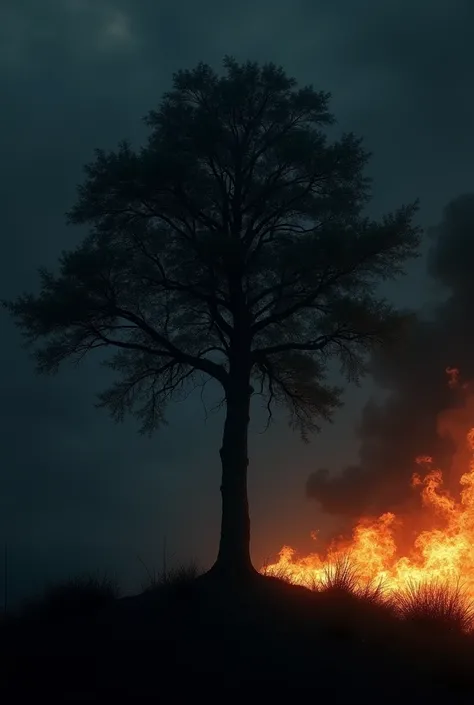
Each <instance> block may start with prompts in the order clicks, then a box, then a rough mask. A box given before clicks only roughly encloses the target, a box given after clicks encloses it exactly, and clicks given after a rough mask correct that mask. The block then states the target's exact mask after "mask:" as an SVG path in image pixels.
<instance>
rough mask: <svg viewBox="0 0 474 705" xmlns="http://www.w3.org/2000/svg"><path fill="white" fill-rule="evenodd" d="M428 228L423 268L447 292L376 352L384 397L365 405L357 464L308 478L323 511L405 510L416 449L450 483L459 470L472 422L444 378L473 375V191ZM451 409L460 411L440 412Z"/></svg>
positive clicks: (375, 370) (466, 404)
mask: <svg viewBox="0 0 474 705" xmlns="http://www.w3.org/2000/svg"><path fill="white" fill-rule="evenodd" d="M428 234H429V236H430V238H431V247H430V251H429V256H428V271H429V274H430V276H431V277H432V278H433V279H434V281H435V282H436V283H437V284H438V285H439V287H440V289H441V290H445V291H446V297H445V298H444V300H443V302H442V303H439V304H438V305H437V306H436V307H435V309H434V311H432V312H431V315H430V316H424V317H423V316H422V315H419V316H418V317H417V318H416V319H415V321H414V322H413V324H412V326H411V328H410V330H409V332H408V335H407V338H406V339H404V340H403V341H401V342H400V343H398V344H397V346H395V347H394V348H393V349H390V351H388V350H385V351H379V352H378V353H377V354H376V355H374V358H373V361H372V374H373V378H374V381H375V382H376V384H377V385H378V386H379V387H380V388H381V389H383V390H384V391H385V392H386V395H387V396H386V398H385V400H384V401H383V402H377V401H376V400H374V399H371V400H370V401H369V402H368V403H367V405H366V406H365V408H364V410H363V413H362V417H361V420H360V423H359V426H358V428H357V435H358V437H359V439H360V451H359V462H358V464H357V465H353V466H350V467H347V468H345V469H344V470H343V471H342V472H341V473H340V474H338V475H334V474H332V473H330V472H329V471H328V470H325V469H319V470H317V471H316V472H314V473H312V474H311V475H310V477H309V478H308V481H307V485H306V493H307V496H308V497H310V498H313V499H315V500H317V501H318V502H319V503H320V505H321V508H322V510H323V511H325V512H327V513H331V514H339V515H345V516H346V517H347V518H349V517H355V516H359V515H360V514H363V513H370V514H372V513H379V512H384V511H390V510H393V511H398V512H401V511H407V510H409V509H410V508H411V507H412V506H414V504H416V503H417V502H418V501H419V499H418V497H417V495H416V493H414V492H413V490H412V488H411V485H410V479H411V476H412V474H413V472H414V471H415V470H416V469H417V468H416V465H415V458H416V457H417V456H419V455H427V454H429V455H431V456H432V457H433V458H434V460H435V461H436V464H437V465H438V467H440V468H441V469H443V471H444V472H446V473H447V479H448V483H447V484H448V488H450V489H452V488H451V487H450V484H449V483H450V480H451V483H452V484H453V485H454V483H455V480H456V479H458V477H459V475H457V477H454V475H456V473H455V470H454V469H453V468H454V465H455V464H456V463H455V462H454V461H455V460H456V458H458V460H459V454H458V456H456V442H457V441H459V436H462V434H464V435H465V433H466V432H467V430H468V425H469V423H471V424H473V421H474V416H472V415H470V414H469V413H466V410H469V408H473V405H472V398H471V401H469V400H466V389H463V388H462V385H458V386H457V387H456V388H453V387H455V385H449V384H448V381H449V380H448V375H447V374H446V368H447V367H449V366H452V367H456V368H458V369H459V370H460V372H461V378H462V379H463V380H470V379H474V194H467V195H463V196H460V197H459V198H456V199H454V200H453V201H451V202H450V203H449V204H448V205H447V206H446V208H445V209H444V212H443V217H442V220H441V222H440V224H439V225H437V226H436V227H434V228H431V229H430V230H429V232H428ZM453 408H454V409H455V410H456V409H458V413H456V412H453V413H451V414H448V415H446V413H445V414H444V415H443V413H442V412H444V411H445V410H446V409H453ZM473 411H474V408H473ZM453 419H454V420H455V423H454V422H453ZM456 436H458V438H457V437H456ZM466 469H467V467H466Z"/></svg>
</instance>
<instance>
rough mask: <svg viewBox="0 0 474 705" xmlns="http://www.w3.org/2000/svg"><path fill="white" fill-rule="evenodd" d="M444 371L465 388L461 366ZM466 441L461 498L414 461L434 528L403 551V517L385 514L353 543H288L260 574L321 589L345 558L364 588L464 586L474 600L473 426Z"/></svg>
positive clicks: (416, 484)
mask: <svg viewBox="0 0 474 705" xmlns="http://www.w3.org/2000/svg"><path fill="white" fill-rule="evenodd" d="M446 372H447V374H448V377H449V386H450V387H451V388H454V387H456V388H458V389H462V390H467V385H460V384H459V381H458V380H459V372H458V371H457V370H454V369H452V368H448V369H447V370H446ZM465 443H466V445H467V448H468V450H469V453H470V461H468V464H467V465H468V466H467V467H465V468H463V470H462V471H461V472H460V473H459V475H460V479H459V497H458V498H455V497H453V496H452V494H450V493H449V492H448V491H447V490H446V489H445V488H444V486H443V475H442V472H441V470H439V469H438V468H437V467H436V465H435V463H434V462H433V459H432V458H431V457H429V456H423V457H419V458H417V459H416V463H417V464H418V468H419V469H418V471H417V472H416V473H414V474H413V477H412V488H413V491H414V492H419V493H421V501H422V512H423V514H424V515H426V519H427V522H426V523H427V524H428V525H430V526H431V527H432V528H430V529H424V530H421V531H418V532H417V534H416V535H415V536H414V537H413V539H412V541H411V544H410V546H409V547H408V548H405V550H403V551H402V550H400V548H399V546H398V545H397V538H396V537H397V529H400V527H401V526H402V524H403V519H402V518H401V517H397V516H396V515H395V514H393V513H391V512H387V513H385V514H382V515H380V516H378V517H376V518H368V517H365V518H361V519H360V520H359V521H358V522H357V524H356V525H355V527H354V529H353V532H352V538H351V540H350V541H347V540H346V541H343V540H334V541H333V542H332V543H331V544H330V546H329V548H328V549H327V550H326V551H324V552H322V553H311V554H309V555H308V556H305V557H298V556H297V554H296V552H295V550H294V549H293V548H291V547H289V546H284V547H283V548H282V549H281V551H280V554H279V559H278V561H277V562H276V563H273V564H271V565H267V566H265V568H264V569H262V572H265V573H266V574H267V575H277V576H278V575H279V576H285V577H287V578H288V579H290V580H291V582H294V583H297V584H300V585H305V586H307V587H312V588H316V589H317V588H318V586H321V585H323V584H324V581H325V577H326V576H327V574H328V571H329V572H331V569H332V567H333V566H335V565H336V564H337V563H338V561H339V562H340V561H341V560H346V559H347V560H349V561H350V564H351V566H352V567H353V568H354V570H355V571H356V574H357V580H358V583H359V587H361V588H363V587H365V586H366V585H367V584H368V583H372V584H379V583H380V584H382V585H383V586H384V588H385V590H386V591H387V592H388V593H389V594H390V593H392V594H393V592H395V591H396V592H399V591H403V590H404V589H406V588H407V586H408V585H414V584H426V583H442V584H444V585H452V586H453V587H456V586H459V585H460V584H461V585H462V587H463V592H464V593H465V594H466V596H469V597H470V598H471V599H474V427H473V428H471V429H470V430H469V431H468V432H467V434H466V435H465ZM316 535H317V534H316V533H315V534H314V535H313V538H314V537H315V536H316Z"/></svg>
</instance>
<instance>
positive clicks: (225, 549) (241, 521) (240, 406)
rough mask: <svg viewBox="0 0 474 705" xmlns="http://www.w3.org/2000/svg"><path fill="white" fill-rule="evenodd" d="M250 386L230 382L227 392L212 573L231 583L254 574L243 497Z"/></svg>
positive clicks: (244, 499) (242, 382) (246, 503)
mask: <svg viewBox="0 0 474 705" xmlns="http://www.w3.org/2000/svg"><path fill="white" fill-rule="evenodd" d="M251 392H252V390H251V387H250V384H249V381H248V380H245V381H244V380H241V381H240V382H239V381H234V382H233V383H232V384H231V386H230V387H229V389H228V391H227V415H226V419H225V424H224V434H223V439H222V447H221V450H220V456H221V462H222V484H221V495H222V521H221V537H220V544H219V553H218V556H217V561H216V563H215V565H214V566H213V568H212V572H213V573H217V574H219V575H220V576H221V577H223V578H226V579H227V578H229V579H231V580H240V579H245V578H246V577H249V576H251V575H254V574H255V570H254V568H253V566H252V561H251V559H250V516H249V505H248V497H247V466H248V426H249V420H250V419H249V414H250V395H251Z"/></svg>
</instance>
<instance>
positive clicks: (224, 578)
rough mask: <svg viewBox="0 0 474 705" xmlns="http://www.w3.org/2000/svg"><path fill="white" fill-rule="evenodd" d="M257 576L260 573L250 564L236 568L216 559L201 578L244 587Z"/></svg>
mask: <svg viewBox="0 0 474 705" xmlns="http://www.w3.org/2000/svg"><path fill="white" fill-rule="evenodd" d="M259 576H260V573H259V572H258V571H257V570H255V568H254V567H253V565H252V564H251V563H250V562H249V563H248V564H245V565H239V566H236V565H235V564H231V565H229V564H228V563H224V562H223V561H221V560H219V558H218V559H217V560H216V562H215V563H214V565H213V566H212V567H211V568H210V569H209V570H208V571H207V573H205V574H204V575H203V576H202V577H203V578H204V577H206V578H207V579H209V580H216V581H219V582H222V583H231V584H234V585H235V584H240V585H244V584H248V583H252V582H254V581H255V579H257V578H258V577H259Z"/></svg>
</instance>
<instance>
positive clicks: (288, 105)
mask: <svg viewBox="0 0 474 705" xmlns="http://www.w3.org/2000/svg"><path fill="white" fill-rule="evenodd" d="M224 68H225V71H224V72H223V75H221V76H218V75H217V74H216V73H214V72H213V70H212V69H211V68H210V67H209V66H208V65H206V64H204V63H200V64H199V65H198V66H197V67H196V68H195V69H194V70H190V71H189V70H187V71H180V72H178V73H177V74H175V75H174V84H173V89H172V90H171V91H170V92H168V93H165V94H164V96H163V100H162V103H161V106H160V107H159V109H158V110H157V111H151V112H150V113H149V114H148V115H147V117H145V123H146V124H147V126H148V127H149V128H150V135H149V139H148V142H147V144H146V146H145V147H142V148H141V149H140V150H139V151H134V150H133V149H132V147H131V145H130V143H129V142H127V141H123V142H121V143H119V146H118V148H117V150H116V151H110V152H105V151H104V150H101V149H96V151H95V160H94V161H93V162H92V163H90V164H88V165H86V166H85V171H86V179H85V181H84V183H83V184H82V185H81V186H79V188H78V199H77V203H76V205H75V206H74V207H73V208H72V210H70V211H69V213H68V214H67V216H68V221H69V222H70V223H73V224H86V225H88V226H89V231H88V235H87V236H86V237H85V239H84V241H83V242H82V244H81V245H80V246H79V247H77V249H75V250H73V251H69V252H63V254H62V255H61V258H60V267H59V273H57V274H54V273H51V272H50V271H46V270H44V269H40V270H39V272H40V277H41V291H40V293H39V294H38V295H32V294H25V295H22V296H20V297H18V298H17V299H16V300H14V301H5V302H3V305H4V306H5V307H6V308H7V309H8V311H9V312H10V313H11V314H12V315H13V317H14V319H15V321H16V323H17V324H18V325H19V326H20V328H21V330H22V331H23V333H24V335H25V338H26V345H27V346H33V347H34V356H35V358H36V362H37V369H38V370H39V371H40V372H46V373H54V372H56V371H57V370H58V367H59V365H60V363H62V362H63V361H65V360H66V359H68V358H69V359H73V360H74V359H81V358H82V357H83V356H84V355H86V354H87V353H89V352H90V351H92V350H94V349H97V348H111V349H114V354H113V355H112V356H111V357H110V359H108V361H107V362H106V363H105V364H106V365H108V366H109V367H110V368H112V370H114V371H115V372H116V373H117V381H116V383H115V384H114V385H113V386H112V387H111V388H109V389H107V390H106V391H105V392H103V393H101V394H100V396H99V402H98V406H102V407H106V408H108V409H109V410H110V412H111V414H112V416H113V417H114V418H115V419H116V420H122V419H123V417H124V414H125V412H132V413H134V414H135V415H136V416H137V417H138V418H139V419H140V421H141V423H142V431H144V432H150V433H151V432H152V431H153V430H154V429H156V428H157V427H158V426H159V425H160V424H161V423H162V422H164V411H165V408H166V406H167V404H168V402H170V401H171V400H172V399H173V398H175V397H176V395H177V394H180V393H182V392H185V391H187V390H189V388H190V385H191V388H192V386H193V385H196V384H198V383H199V382H203V381H204V379H208V378H213V379H214V380H216V381H217V382H218V383H219V384H220V385H221V387H222V390H223V401H225V406H226V417H225V423H224V431H223V440H222V447H221V450H220V456H221V460H222V484H221V494H222V525H221V536H220V546H219V553H218V557H217V561H216V563H215V566H214V570H215V571H216V572H217V573H219V574H222V575H225V576H233V577H237V576H244V575H248V574H249V573H250V572H252V571H253V568H252V564H251V559H250V548H249V546H250V521H249V510H248V501H247V466H248V452H247V437H248V424H249V414H250V399H251V396H252V395H253V394H261V395H262V396H263V397H264V399H265V400H266V403H267V408H268V413H269V420H271V414H272V410H273V409H274V407H275V405H277V404H280V405H283V406H285V407H286V408H287V409H288V411H289V416H290V423H291V425H292V427H294V428H296V429H299V431H300V433H301V435H302V437H303V439H305V440H307V438H308V436H309V434H310V433H312V432H314V431H317V430H318V429H319V425H318V424H319V421H320V419H321V418H330V416H331V413H332V412H333V410H334V409H335V408H336V407H337V406H338V405H339V404H340V394H341V390H340V389H339V388H336V387H333V386H331V385H330V384H328V382H327V380H326V378H327V365H328V361H329V360H330V359H331V358H334V357H336V358H337V359H338V360H339V361H340V363H341V365H342V370H343V371H344V373H345V374H346V375H347V377H348V378H349V379H356V380H357V379H358V377H359V376H360V375H361V374H363V373H364V371H365V370H366V363H367V357H368V354H369V353H370V350H371V349H372V347H373V346H374V345H377V344H379V343H383V342H384V341H385V340H387V339H389V337H390V336H391V335H393V334H394V331H396V330H398V323H399V321H400V316H398V315H397V312H396V311H395V310H393V309H392V307H391V306H390V305H389V304H388V303H387V302H386V301H385V300H384V299H383V297H381V296H380V295H378V294H377V286H378V284H379V282H381V281H382V280H384V279H389V278H393V277H395V276H396V275H398V274H400V273H401V272H402V271H403V270H402V265H403V264H404V262H405V261H406V260H407V259H408V258H410V257H412V256H415V255H416V253H417V248H418V245H419V240H420V231H419V228H418V227H415V226H414V225H413V224H412V221H413V217H414V214H415V212H416V210H417V207H418V204H417V202H416V201H415V202H414V203H412V204H410V205H408V206H403V207H401V208H399V209H398V210H397V211H396V212H394V213H392V214H389V215H387V216H385V217H384V218H383V219H382V220H381V221H380V222H376V221H374V220H371V219H369V218H368V217H366V216H364V215H363V209H364V207H365V206H366V204H367V202H368V201H369V198H370V180H369V179H367V178H366V177H365V176H364V173H363V172H364V168H365V166H366V163H367V161H368V158H369V156H370V155H369V154H368V153H367V152H366V151H364V149H363V147H362V143H361V140H360V139H357V138H356V137H355V136H354V135H353V134H352V133H350V134H344V135H342V137H340V138H339V139H338V140H336V141H334V142H332V143H328V141H327V138H326V136H325V134H324V131H323V130H324V128H326V127H328V126H330V125H332V124H333V123H334V118H333V116H332V115H331V113H330V112H329V110H328V103H329V99H330V95H329V94H328V93H323V92H317V91H315V90H314V89H313V87H312V86H306V87H303V88H299V89H298V88H297V83H296V81H295V80H294V79H293V78H289V77H287V75H286V74H285V72H284V70H283V69H282V68H281V67H277V66H275V65H274V64H271V63H270V64H265V65H263V66H259V65H258V64H256V63H252V62H247V63H245V64H242V65H240V64H238V63H237V62H236V61H235V60H234V59H233V58H231V57H226V58H225V59H224ZM39 341H42V342H43V345H40V346H39V347H38V346H37V345H36V344H37V343H38V342H39Z"/></svg>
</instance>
